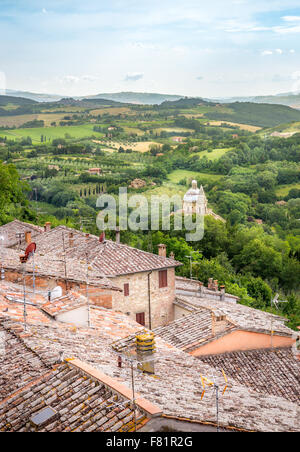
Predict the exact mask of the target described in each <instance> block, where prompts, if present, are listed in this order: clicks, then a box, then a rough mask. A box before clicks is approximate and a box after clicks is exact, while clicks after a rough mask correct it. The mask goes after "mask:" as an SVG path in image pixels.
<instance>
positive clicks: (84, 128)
mask: <svg viewBox="0 0 300 452" xmlns="http://www.w3.org/2000/svg"><path fill="white" fill-rule="evenodd" d="M93 127H94V124H84V125H80V126H65V127H36V128H32V129H27V128H25V129H14V130H4V131H0V136H1V137H6V138H7V139H8V140H17V139H22V138H26V137H30V138H31V139H32V142H33V143H35V144H37V143H41V136H42V135H43V137H44V141H45V138H46V141H47V142H50V141H52V140H54V139H56V138H66V139H76V138H79V139H80V138H85V137H92V136H95V137H99V138H100V137H103V133H100V132H95V131H94V130H93Z"/></svg>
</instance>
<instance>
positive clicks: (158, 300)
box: [112, 268, 175, 328]
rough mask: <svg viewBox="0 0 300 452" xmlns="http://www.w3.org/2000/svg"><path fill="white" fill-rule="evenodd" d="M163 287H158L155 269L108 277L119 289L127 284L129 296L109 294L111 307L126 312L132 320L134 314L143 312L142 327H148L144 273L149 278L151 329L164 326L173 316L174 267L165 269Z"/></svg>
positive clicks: (146, 291) (147, 300)
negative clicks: (166, 281) (165, 283)
mask: <svg viewBox="0 0 300 452" xmlns="http://www.w3.org/2000/svg"><path fill="white" fill-rule="evenodd" d="M166 271H167V272H168V278H167V279H168V285H167V287H162V288H160V287H159V271H157V270H156V271H153V272H152V273H151V274H150V272H141V273H134V274H130V275H122V276H118V277H116V278H112V283H113V284H114V285H116V286H118V287H120V288H121V289H124V284H129V295H128V296H125V295H124V290H123V293H122V294H120V293H117V292H115V293H113V301H112V309H113V310H114V311H120V312H123V313H125V314H127V313H130V314H128V315H129V317H130V318H132V319H133V320H136V315H137V314H140V313H144V314H145V326H146V327H149V326H150V322H149V294H148V275H149V274H150V276H149V280H150V310H151V328H156V327H158V326H163V325H166V324H167V323H169V322H171V321H172V320H173V319H174V306H173V303H174V299H175V269H174V268H169V269H168V270H166Z"/></svg>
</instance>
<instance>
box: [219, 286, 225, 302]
mask: <svg viewBox="0 0 300 452" xmlns="http://www.w3.org/2000/svg"><path fill="white" fill-rule="evenodd" d="M220 291H221V295H220V301H225V286H220Z"/></svg>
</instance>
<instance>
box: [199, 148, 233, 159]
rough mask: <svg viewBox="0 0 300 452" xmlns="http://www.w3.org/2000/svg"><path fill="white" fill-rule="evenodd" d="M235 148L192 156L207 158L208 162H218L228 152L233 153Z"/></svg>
mask: <svg viewBox="0 0 300 452" xmlns="http://www.w3.org/2000/svg"><path fill="white" fill-rule="evenodd" d="M232 149H233V148H225V149H214V150H213V151H212V152H208V151H204V152H195V153H194V154H192V155H198V156H199V158H201V157H207V158H208V160H217V159H219V158H220V157H222V156H223V155H224V154H226V152H228V151H232Z"/></svg>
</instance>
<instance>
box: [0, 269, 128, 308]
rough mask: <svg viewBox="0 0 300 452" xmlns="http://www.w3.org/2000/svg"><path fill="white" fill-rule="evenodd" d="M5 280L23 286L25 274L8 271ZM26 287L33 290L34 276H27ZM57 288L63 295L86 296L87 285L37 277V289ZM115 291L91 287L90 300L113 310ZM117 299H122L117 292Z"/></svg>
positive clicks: (45, 290)
mask: <svg viewBox="0 0 300 452" xmlns="http://www.w3.org/2000/svg"><path fill="white" fill-rule="evenodd" d="M5 280H6V281H10V282H13V283H16V284H19V285H23V274H21V273H19V272H17V271H12V270H6V271H5ZM25 281H26V286H27V288H28V290H32V288H33V280H32V275H30V274H27V275H26V276H25ZM55 286H60V287H61V288H62V290H63V294H65V293H66V292H67V291H70V290H74V291H75V292H77V291H78V292H79V293H80V294H82V295H84V296H85V295H86V284H85V283H80V282H75V281H67V284H66V281H65V280H64V279H59V278H50V277H47V276H36V278H35V287H36V289H37V290H42V291H44V292H45V295H46V292H47V291H48V290H53V289H54V287H55ZM114 292H115V291H113V290H110V289H103V288H101V287H95V286H89V299H90V301H91V303H93V304H95V305H97V306H101V307H104V308H107V309H111V308H112V299H113V296H112V294H113V293H114ZM116 294H117V297H118V296H120V297H122V293H121V292H119V291H118V292H116Z"/></svg>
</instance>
